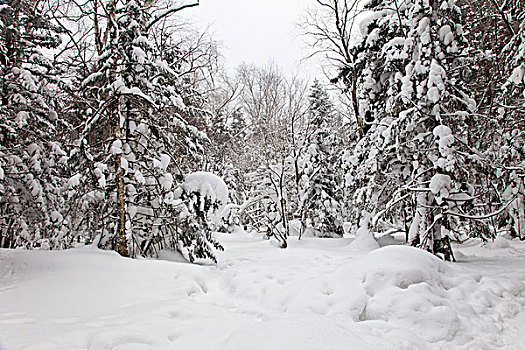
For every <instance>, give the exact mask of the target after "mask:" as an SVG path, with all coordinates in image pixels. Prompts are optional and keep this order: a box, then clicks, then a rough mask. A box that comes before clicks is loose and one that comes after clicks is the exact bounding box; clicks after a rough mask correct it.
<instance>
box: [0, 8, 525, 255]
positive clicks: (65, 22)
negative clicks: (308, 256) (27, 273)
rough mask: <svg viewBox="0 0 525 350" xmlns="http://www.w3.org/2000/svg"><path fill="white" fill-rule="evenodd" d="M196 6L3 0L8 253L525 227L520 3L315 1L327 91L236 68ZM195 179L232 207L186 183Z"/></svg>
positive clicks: (2, 192) (3, 238)
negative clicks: (202, 26) (238, 237)
mask: <svg viewBox="0 0 525 350" xmlns="http://www.w3.org/2000/svg"><path fill="white" fill-rule="evenodd" d="M197 5H198V2H180V1H176V0H159V1H155V0H153V1H152V0H146V1H143V0H82V1H64V0H47V1H42V0H35V1H28V0H0V28H1V30H0V97H1V103H0V247H2V248H19V247H25V248H28V249H63V248H69V247H74V246H76V245H79V244H86V243H94V244H97V245H98V246H99V247H100V248H104V249H113V250H116V251H118V252H119V253H120V254H121V255H123V256H133V257H136V256H155V255H156V254H158V252H159V251H160V250H161V249H171V250H176V251H178V252H180V253H182V254H183V255H184V257H186V258H187V259H188V260H190V261H194V259H199V258H208V259H211V260H214V259H215V257H214V250H215V249H221V245H220V242H218V241H216V239H215V236H214V234H213V232H215V231H222V232H228V231H230V230H233V229H234V228H235V227H236V226H241V227H244V228H245V229H247V230H256V231H258V232H260V234H261V235H264V236H266V237H269V238H271V239H276V240H277V241H278V242H279V244H280V246H281V247H283V248H285V247H286V246H287V241H288V240H289V239H297V238H299V239H300V238H301V237H302V236H307V235H308V236H318V237H327V238H330V237H341V236H342V235H343V234H345V233H355V231H356V230H357V229H358V228H363V227H364V228H366V229H367V232H370V233H377V234H387V233H394V232H404V233H405V234H406V241H407V242H408V243H409V244H412V245H417V246H420V247H422V248H425V249H429V250H432V251H438V250H440V248H442V247H441V246H440V244H441V245H446V244H447V242H448V240H449V239H450V240H456V241H461V240H464V239H466V238H468V237H481V238H482V239H493V238H495V237H496V236H497V235H499V234H502V233H510V234H512V235H514V236H517V237H520V238H525V189H524V187H525V186H524V183H525V142H524V140H525V2H524V1H523V0H458V1H454V0H448V1H441V0H399V1H398V0H365V1H351V0H316V8H314V9H312V10H311V11H310V12H308V13H307V14H305V18H304V21H303V22H302V23H301V24H300V30H301V32H302V35H303V37H304V39H305V40H306V41H307V42H309V44H310V45H311V47H312V54H315V55H317V56H318V57H321V58H323V60H324V61H323V62H324V65H323V70H324V71H325V73H326V77H325V76H323V77H319V78H318V79H317V80H315V81H312V82H308V81H304V80H301V79H300V78H299V77H289V76H285V75H283V74H282V73H281V72H280V71H279V68H278V67H277V66H275V65H268V66H265V67H256V66H250V65H243V66H241V67H239V68H238V69H237V71H236V73H235V74H231V73H228V72H227V70H226V69H224V67H222V64H221V56H220V51H219V49H218V48H217V47H218V46H217V44H216V43H215V42H214V40H213V38H211V37H210V36H209V35H208V34H206V33H200V32H198V31H197V30H196V29H195V28H194V27H193V26H192V25H191V24H189V23H186V22H185V21H184V20H182V19H181V17H180V16H179V15H180V14H181V13H182V12H184V11H185V9H187V8H189V7H195V6H197ZM197 10H198V9H197ZM197 171H205V172H210V173H213V174H216V175H217V176H219V177H221V178H222V179H223V180H224V182H225V183H226V185H227V186H228V190H229V191H228V192H229V195H228V197H229V198H228V200H227V201H226V200H225V199H224V198H220V196H203V195H202V193H200V192H199V191H195V190H194V188H193V187H192V186H185V184H187V181H188V180H187V179H188V174H192V173H195V172H197ZM225 202H228V203H225ZM292 236H293V237H292ZM291 237H292V238H291ZM445 255H446V254H445Z"/></svg>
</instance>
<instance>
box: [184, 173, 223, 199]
mask: <svg viewBox="0 0 525 350" xmlns="http://www.w3.org/2000/svg"><path fill="white" fill-rule="evenodd" d="M183 187H184V189H185V190H186V191H188V192H190V193H191V192H196V193H199V194H200V195H201V196H203V197H206V198H210V199H211V200H213V201H215V200H217V201H219V202H221V203H222V204H226V203H228V186H226V184H225V183H224V180H223V179H221V178H220V177H218V176H217V175H215V174H212V173H209V172H205V171H197V172H195V173H191V174H188V175H186V179H185V181H184V185H183Z"/></svg>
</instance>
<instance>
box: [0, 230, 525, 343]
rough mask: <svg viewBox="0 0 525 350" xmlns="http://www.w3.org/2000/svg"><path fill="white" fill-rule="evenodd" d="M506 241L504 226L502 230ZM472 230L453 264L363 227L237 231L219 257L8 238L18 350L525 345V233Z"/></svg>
mask: <svg viewBox="0 0 525 350" xmlns="http://www.w3.org/2000/svg"><path fill="white" fill-rule="evenodd" d="M501 239H503V238H501ZM501 239H499V240H498V241H496V242H495V243H493V244H491V243H489V244H487V245H482V244H481V242H477V241H470V242H468V244H467V245H464V246H461V247H455V252H456V258H458V260H459V263H446V262H443V261H441V260H439V259H438V258H436V257H434V256H432V255H431V254H429V253H427V252H425V251H422V250H419V249H415V248H410V247H406V246H387V247H383V248H379V249H375V250H373V251H371V252H369V253H359V254H358V253H357V252H356V251H353V250H352V249H351V246H350V245H349V243H350V242H351V240H350V239H330V240H326V239H318V238H303V239H302V240H300V241H298V240H296V239H293V240H290V241H289V248H288V249H286V250H282V249H276V248H275V247H273V246H272V245H271V244H270V243H269V242H268V241H265V240H261V239H260V238H258V237H255V236H253V237H252V236H250V235H248V234H246V233H243V232H235V233H232V234H229V235H223V236H221V237H220V240H221V242H224V244H225V246H226V251H225V252H220V253H219V255H218V258H219V263H218V265H217V266H208V265H192V264H187V263H182V262H177V261H178V260H179V259H178V257H177V256H171V255H165V256H164V255H163V258H165V259H166V260H169V261H158V260H130V259H123V258H121V257H119V256H118V255H117V254H116V253H114V252H108V251H100V250H98V249H96V248H94V247H92V246H88V247H83V248H77V249H73V250H68V251H26V250H0V261H1V262H2V263H1V264H0V286H1V288H0V304H1V305H2V310H1V312H0V342H1V343H2V344H1V345H0V346H3V347H4V348H5V349H10V350H11V349H14V350H16V349H39V350H50V349H53V350H62V349H63V350H66V349H67V350H70V349H200V350H206V349H214V350H215V349H222V350H246V349H265V350H267V349H311V350H318V349H331V350H338V349H341V350H343V349H364V350H366V349H374V350H375V349H506V350H513V349H516V350H517V349H521V348H522V347H521V346H522V344H523V340H524V336H523V334H525V332H523V328H524V327H523V321H524V320H525V314H524V313H523V307H524V304H525V294H524V283H523V282H522V281H523V280H524V279H525V259H524V258H525V256H524V253H523V252H524V251H525V244H524V243H523V242H519V241H510V240H506V241H502V240H501Z"/></svg>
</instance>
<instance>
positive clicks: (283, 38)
mask: <svg viewBox="0 0 525 350" xmlns="http://www.w3.org/2000/svg"><path fill="white" fill-rule="evenodd" d="M311 3H312V0H200V5H199V6H197V7H195V8H191V9H188V10H185V11H184V12H185V15H186V16H188V17H189V18H190V19H191V20H192V21H194V22H196V23H197V24H198V25H199V26H201V27H202V28H206V27H207V26H210V32H211V33H212V35H213V37H214V38H215V39H216V40H218V41H219V42H221V43H222V49H221V53H222V54H223V56H224V58H225V63H226V66H227V67H228V69H229V70H233V69H234V68H235V67H237V66H238V65H239V64H241V63H243V62H245V63H254V64H256V65H265V64H267V63H269V62H270V61H274V62H275V63H276V64H277V65H278V66H279V67H280V68H281V69H282V72H283V73H284V74H291V73H293V72H294V71H299V72H300V73H301V75H302V76H311V75H314V74H316V72H315V71H317V68H316V64H315V62H313V61H312V62H307V63H306V64H304V63H303V64H300V63H301V62H300V60H301V59H303V58H304V57H306V56H307V55H308V51H307V50H306V49H305V48H304V46H305V45H304V40H303V39H302V38H301V37H300V36H298V35H297V34H298V30H297V28H296V23H297V22H298V21H299V20H300V19H301V17H302V15H303V13H304V11H305V8H306V7H307V6H309V5H311Z"/></svg>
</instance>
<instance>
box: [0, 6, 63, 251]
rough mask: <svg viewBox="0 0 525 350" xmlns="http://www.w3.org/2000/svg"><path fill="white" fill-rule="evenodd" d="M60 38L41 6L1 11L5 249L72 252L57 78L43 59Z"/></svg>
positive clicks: (0, 176)
mask: <svg viewBox="0 0 525 350" xmlns="http://www.w3.org/2000/svg"><path fill="white" fill-rule="evenodd" d="M60 34H61V30H60V29H59V28H58V27H57V26H55V25H54V24H53V23H52V21H51V20H50V18H49V17H48V16H47V15H46V14H45V13H43V12H42V4H41V3H37V4H36V5H35V4H33V3H32V2H29V1H25V0H22V1H7V2H2V4H0V120H1V122H0V247H4V248H6V247H9V248H15V247H27V248H37V247H40V248H48V249H49V248H58V247H63V246H67V245H69V243H70V242H69V241H68V237H67V235H68V229H67V227H68V225H67V222H66V221H65V220H64V212H63V208H64V200H63V197H62V193H61V188H62V186H63V184H64V181H65V179H66V178H67V167H66V161H67V157H66V152H65V151H64V148H63V145H62V138H61V135H62V131H63V130H67V125H65V124H64V123H62V121H61V118H60V116H59V115H58V114H57V110H56V104H55V100H54V96H55V93H56V82H57V79H58V75H59V73H58V71H57V69H56V68H55V67H54V65H53V63H52V61H51V60H49V59H48V58H47V57H46V56H45V55H44V54H43V52H42V51H43V50H44V49H55V48H57V47H58V46H59V45H60V43H61V38H60Z"/></svg>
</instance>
